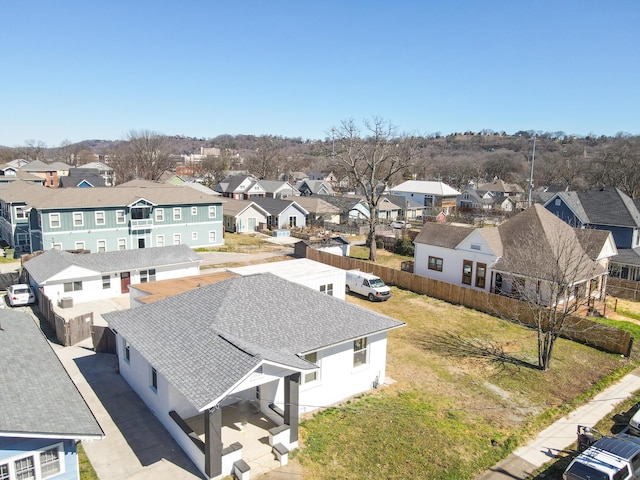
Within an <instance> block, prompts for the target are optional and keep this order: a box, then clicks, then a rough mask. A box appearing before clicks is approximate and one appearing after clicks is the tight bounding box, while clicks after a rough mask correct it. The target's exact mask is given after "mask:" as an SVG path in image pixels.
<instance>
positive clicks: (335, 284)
mask: <svg viewBox="0 0 640 480" xmlns="http://www.w3.org/2000/svg"><path fill="white" fill-rule="evenodd" d="M227 270H228V271H229V272H231V273H235V274H237V275H243V276H245V275H256V274H258V273H272V274H273V275H275V276H277V277H280V278H284V279H285V280H288V281H290V282H294V283H298V284H300V285H304V286H306V287H309V288H311V289H313V290H316V291H318V292H320V293H324V294H327V295H331V296H332V297H336V298H339V299H340V300H344V297H345V287H346V270H343V269H341V268H336V267H332V266H331V265H326V264H324V263H320V262H316V261H314V260H309V259H308V258H299V259H297V260H284V261H281V262H270V263H260V264H257V265H248V266H246V267H234V268H228V269H227Z"/></svg>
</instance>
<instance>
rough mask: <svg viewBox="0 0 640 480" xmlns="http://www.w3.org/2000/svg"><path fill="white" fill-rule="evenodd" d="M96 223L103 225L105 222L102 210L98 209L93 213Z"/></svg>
mask: <svg viewBox="0 0 640 480" xmlns="http://www.w3.org/2000/svg"><path fill="white" fill-rule="evenodd" d="M94 216H95V220H96V225H105V224H106V223H107V220H106V217H105V214H104V210H98V211H97V212H95V213H94Z"/></svg>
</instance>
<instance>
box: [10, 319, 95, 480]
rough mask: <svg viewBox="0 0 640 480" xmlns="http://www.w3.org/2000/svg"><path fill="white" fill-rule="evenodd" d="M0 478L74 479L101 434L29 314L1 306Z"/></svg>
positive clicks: (14, 479) (91, 415)
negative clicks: (83, 444)
mask: <svg viewBox="0 0 640 480" xmlns="http://www.w3.org/2000/svg"><path fill="white" fill-rule="evenodd" d="M0 357H2V368H1V369H0V384H1V385H2V389H0V411H1V412H2V415H0V478H2V479H6V480H16V479H44V478H47V479H51V480H56V479H59V480H63V479H64V480H79V479H80V473H79V468H78V451H77V448H76V445H77V444H78V442H80V441H93V440H100V439H102V438H103V437H104V432H103V431H102V429H101V428H100V425H99V424H98V422H97V421H96V419H95V417H94V416H93V414H92V413H91V410H89V407H88V406H87V404H86V403H85V401H84V399H83V398H82V396H81V395H80V392H78V390H77V388H76V386H75V385H74V384H73V382H72V381H71V378H69V375H68V374H67V372H66V370H65V369H64V367H63V366H62V364H61V363H60V361H59V360H58V357H57V356H56V354H55V353H54V352H53V350H52V349H51V346H50V345H49V342H48V341H47V339H46V337H45V336H44V335H43V334H42V331H41V330H40V328H39V327H38V325H36V323H35V322H34V321H33V318H31V315H29V314H26V313H22V312H18V311H14V310H8V309H0Z"/></svg>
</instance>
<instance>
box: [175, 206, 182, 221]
mask: <svg viewBox="0 0 640 480" xmlns="http://www.w3.org/2000/svg"><path fill="white" fill-rule="evenodd" d="M181 218H182V211H181V210H180V209H179V208H174V209H173V219H174V220H180V219H181Z"/></svg>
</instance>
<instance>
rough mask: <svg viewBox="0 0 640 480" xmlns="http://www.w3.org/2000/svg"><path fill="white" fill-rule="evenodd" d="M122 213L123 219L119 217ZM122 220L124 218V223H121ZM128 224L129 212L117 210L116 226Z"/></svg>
mask: <svg viewBox="0 0 640 480" xmlns="http://www.w3.org/2000/svg"><path fill="white" fill-rule="evenodd" d="M119 213H122V217H119V216H118V214H119ZM120 218H122V221H121V222H120V221H119V220H120ZM125 223H127V212H126V211H124V210H116V225H123V224H125Z"/></svg>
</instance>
